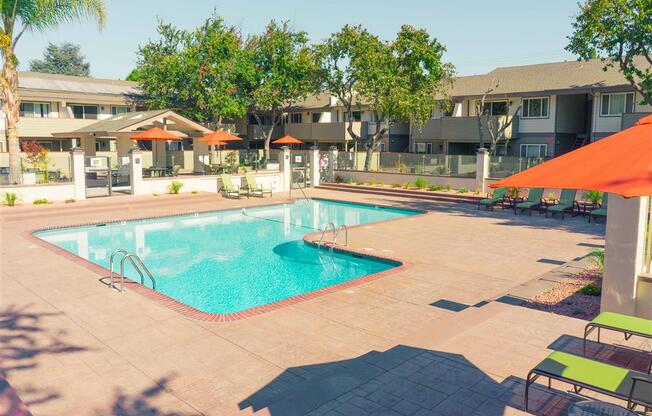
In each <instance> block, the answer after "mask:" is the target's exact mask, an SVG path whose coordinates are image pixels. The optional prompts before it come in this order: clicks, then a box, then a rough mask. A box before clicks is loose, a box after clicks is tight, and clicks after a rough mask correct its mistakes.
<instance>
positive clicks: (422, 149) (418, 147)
mask: <svg viewBox="0 0 652 416" xmlns="http://www.w3.org/2000/svg"><path fill="white" fill-rule="evenodd" d="M414 153H426V144H425V143H414Z"/></svg>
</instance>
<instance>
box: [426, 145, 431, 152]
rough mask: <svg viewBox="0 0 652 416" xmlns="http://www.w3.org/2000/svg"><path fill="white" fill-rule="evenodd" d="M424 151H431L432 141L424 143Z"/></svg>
mask: <svg viewBox="0 0 652 416" xmlns="http://www.w3.org/2000/svg"><path fill="white" fill-rule="evenodd" d="M426 153H432V143H426Z"/></svg>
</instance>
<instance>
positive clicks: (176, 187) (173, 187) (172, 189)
mask: <svg viewBox="0 0 652 416" xmlns="http://www.w3.org/2000/svg"><path fill="white" fill-rule="evenodd" d="M181 188H183V182H179V181H172V183H170V185H169V186H168V192H169V193H171V194H175V195H176V194H178V193H179V191H180V190H181Z"/></svg>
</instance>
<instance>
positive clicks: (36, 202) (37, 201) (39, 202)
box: [32, 198, 50, 205]
mask: <svg viewBox="0 0 652 416" xmlns="http://www.w3.org/2000/svg"><path fill="white" fill-rule="evenodd" d="M32 203H33V204H34V205H47V204H49V203H50V201H48V200H47V199H46V198H39V199H35V200H34V202H32Z"/></svg>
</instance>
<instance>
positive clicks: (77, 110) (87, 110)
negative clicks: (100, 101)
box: [70, 104, 98, 120]
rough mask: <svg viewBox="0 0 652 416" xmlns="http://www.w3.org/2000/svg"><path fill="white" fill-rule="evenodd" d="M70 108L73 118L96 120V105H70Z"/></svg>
mask: <svg viewBox="0 0 652 416" xmlns="http://www.w3.org/2000/svg"><path fill="white" fill-rule="evenodd" d="M70 108H71V109H72V115H73V117H74V118H85V119H91V120H96V119H97V113H98V109H97V106H96V105H85V104H71V105H70Z"/></svg>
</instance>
